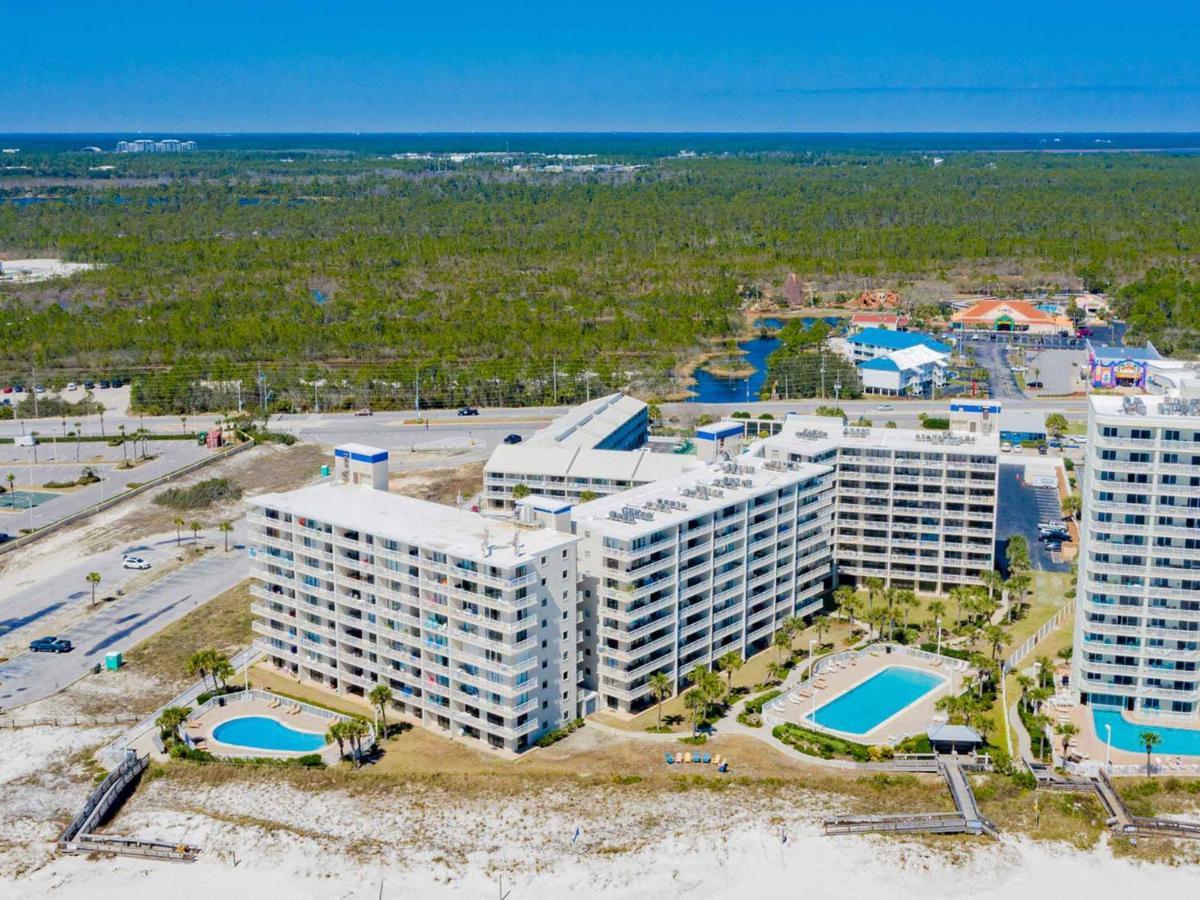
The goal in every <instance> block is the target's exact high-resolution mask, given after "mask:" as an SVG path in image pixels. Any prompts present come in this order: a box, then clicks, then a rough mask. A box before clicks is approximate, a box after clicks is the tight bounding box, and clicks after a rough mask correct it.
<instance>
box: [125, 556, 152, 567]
mask: <svg viewBox="0 0 1200 900" xmlns="http://www.w3.org/2000/svg"><path fill="white" fill-rule="evenodd" d="M121 568H122V569H148V568H150V563H148V562H146V561H145V560H144V559H142V558H141V557H140V556H126V557H125V558H124V559H122V560H121Z"/></svg>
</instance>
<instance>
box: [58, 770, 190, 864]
mask: <svg viewBox="0 0 1200 900" xmlns="http://www.w3.org/2000/svg"><path fill="white" fill-rule="evenodd" d="M149 764H150V757H149V756H138V755H137V754H136V753H134V752H133V751H129V752H128V753H127V754H126V756H125V759H123V760H122V761H121V764H120V765H119V766H117V767H116V768H115V769H113V770H112V771H111V772H110V773H109V774H108V777H107V778H105V779H104V780H103V781H102V782H100V784H99V785H98V786H97V787H96V789H95V790H94V791H92V794H91V796H90V797H88V799H87V802H86V803H84V805H83V809H81V810H80V811H79V814H78V815H77V816H75V818H74V819H72V820H71V823H70V824H69V825H67V827H66V830H65V831H63V833H62V835H61V836H60V837H59V839H58V849H59V852H61V853H113V854H119V855H121V856H136V857H139V858H141V859H165V860H172V861H177V862H191V861H192V860H194V859H195V858H196V856H197V855H198V854H199V853H200V848H199V847H193V846H191V845H190V844H169V843H165V842H163V841H143V840H138V839H137V838H122V837H115V836H111V835H105V834H94V833H93V829H95V828H98V827H99V826H100V825H102V824H103V823H104V822H105V821H106V820H107V819H108V818H110V817H111V816H112V814H113V813H114V812H115V811H116V810H117V809H118V808H119V807H120V806H121V804H122V803H124V802H125V798H126V797H128V796H129V794H130V793H131V791H132V786H133V784H134V783H135V782H136V781H137V780H138V778H139V777H140V776H141V774H142V772H144V771H145V770H146V766H148V765H149Z"/></svg>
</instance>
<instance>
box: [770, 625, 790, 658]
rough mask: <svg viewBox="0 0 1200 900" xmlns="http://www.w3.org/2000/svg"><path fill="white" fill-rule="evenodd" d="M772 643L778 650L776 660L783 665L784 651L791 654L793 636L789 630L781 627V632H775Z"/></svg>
mask: <svg viewBox="0 0 1200 900" xmlns="http://www.w3.org/2000/svg"><path fill="white" fill-rule="evenodd" d="M772 643H773V644H774V645H775V650H776V655H775V659H776V660H778V661H779V662H780V663H782V662H783V651H784V650H785V649H786V650H787V651H788V652H789V653H790V652H791V649H792V636H791V635H790V634H788V630H787V629H786V628H785V627H783V626H782V625H781V626H780V627H779V630H778V631H776V632H775V637H774V639H773V640H772Z"/></svg>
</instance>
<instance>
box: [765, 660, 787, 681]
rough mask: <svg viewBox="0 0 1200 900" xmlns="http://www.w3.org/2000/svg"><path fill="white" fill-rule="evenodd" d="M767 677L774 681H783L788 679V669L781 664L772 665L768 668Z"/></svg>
mask: <svg viewBox="0 0 1200 900" xmlns="http://www.w3.org/2000/svg"><path fill="white" fill-rule="evenodd" d="M767 677H768V678H770V679H771V680H772V681H783V679H785V678H787V668H786V667H784V666H783V665H781V664H780V663H774V662H773V663H770V664H768V666H767Z"/></svg>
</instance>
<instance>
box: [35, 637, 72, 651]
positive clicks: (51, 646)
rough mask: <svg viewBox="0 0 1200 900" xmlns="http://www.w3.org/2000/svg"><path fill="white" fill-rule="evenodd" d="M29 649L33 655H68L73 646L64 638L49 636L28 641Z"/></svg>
mask: <svg viewBox="0 0 1200 900" xmlns="http://www.w3.org/2000/svg"><path fill="white" fill-rule="evenodd" d="M29 649H30V650H32V651H33V652H34V653H70V652H71V651H72V650H74V649H75V646H74V645H73V644H72V643H71V642H70V641H68V640H67V639H66V638H59V637H54V636H53V635H51V636H50V637H44V638H38V639H37V640H36V641H30V642H29Z"/></svg>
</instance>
